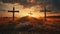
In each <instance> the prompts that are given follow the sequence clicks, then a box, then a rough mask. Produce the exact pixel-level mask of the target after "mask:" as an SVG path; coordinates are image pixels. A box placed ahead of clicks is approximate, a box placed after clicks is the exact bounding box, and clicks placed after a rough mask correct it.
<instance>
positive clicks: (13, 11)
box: [8, 7, 19, 21]
mask: <svg viewBox="0 0 60 34" xmlns="http://www.w3.org/2000/svg"><path fill="white" fill-rule="evenodd" d="M8 12H12V13H13V21H14V14H15V12H19V11H15V8H14V7H13V10H12V11H8Z"/></svg>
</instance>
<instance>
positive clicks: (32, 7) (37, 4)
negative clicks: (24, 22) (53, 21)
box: [0, 0, 60, 17]
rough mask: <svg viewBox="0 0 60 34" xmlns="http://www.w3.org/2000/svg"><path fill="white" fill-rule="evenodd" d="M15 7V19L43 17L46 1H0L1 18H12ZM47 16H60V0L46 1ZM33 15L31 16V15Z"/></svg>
mask: <svg viewBox="0 0 60 34" xmlns="http://www.w3.org/2000/svg"><path fill="white" fill-rule="evenodd" d="M13 7H15V11H19V13H15V17H23V16H32V17H43V16H44V12H42V11H41V10H44V0H0V17H12V13H11V12H8V11H12V10H13ZM46 9H47V10H50V12H48V11H47V12H46V14H47V16H60V0H46ZM30 12H31V13H32V15H30V14H29V13H30Z"/></svg>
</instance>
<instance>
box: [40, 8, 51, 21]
mask: <svg viewBox="0 0 60 34" xmlns="http://www.w3.org/2000/svg"><path fill="white" fill-rule="evenodd" d="M41 12H44V15H45V21H46V12H51V11H50V10H47V9H46V7H44V10H41Z"/></svg>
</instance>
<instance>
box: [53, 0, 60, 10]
mask: <svg viewBox="0 0 60 34" xmlns="http://www.w3.org/2000/svg"><path fill="white" fill-rule="evenodd" d="M53 5H54V7H55V8H56V9H58V10H60V0H53Z"/></svg>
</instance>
